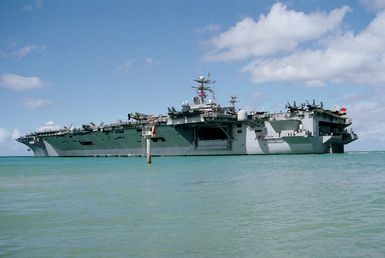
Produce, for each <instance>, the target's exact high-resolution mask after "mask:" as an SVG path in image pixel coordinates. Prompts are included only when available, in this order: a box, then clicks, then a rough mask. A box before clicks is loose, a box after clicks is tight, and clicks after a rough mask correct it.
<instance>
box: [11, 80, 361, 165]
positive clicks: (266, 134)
mask: <svg viewBox="0 0 385 258" xmlns="http://www.w3.org/2000/svg"><path fill="white" fill-rule="evenodd" d="M194 81H195V82H196V83H198V85H197V86H195V87H194V88H195V89H196V93H197V94H196V96H194V97H193V99H192V104H191V105H190V104H189V103H188V102H187V101H186V102H183V104H182V107H181V109H180V110H176V109H175V108H174V107H170V108H168V113H167V115H158V116H153V115H146V114H140V113H130V114H128V119H127V120H125V121H123V120H120V121H118V122H116V123H111V124H101V125H95V124H93V123H91V124H86V125H83V126H82V127H80V128H74V127H64V128H61V129H59V130H46V131H37V132H32V133H29V134H26V135H25V136H22V137H20V138H18V139H17V141H19V142H21V143H23V144H25V145H27V146H28V147H29V149H30V150H32V151H33V153H34V155H35V156H63V157H65V156H143V155H145V153H146V145H145V143H144V141H145V140H144V135H145V134H146V132H148V131H149V130H151V131H152V132H153V133H152V134H151V135H152V137H151V146H152V147H151V149H152V150H151V151H152V155H154V156H178V155H185V156H190V155H245V154H297V153H298V154H299V153H329V152H331V153H343V152H344V145H345V144H348V143H350V142H352V141H354V140H356V139H357V138H358V137H357V134H355V133H354V132H353V130H352V129H351V128H348V127H349V126H350V125H351V124H352V121H351V119H350V118H348V117H347V116H346V109H345V108H341V109H339V110H335V109H334V110H328V109H324V107H323V103H322V102H321V103H320V104H316V103H315V101H314V100H313V102H312V103H309V102H307V103H303V104H300V105H297V104H296V103H295V102H294V103H293V104H289V103H288V104H287V105H286V111H285V112H278V113H269V112H259V111H252V112H247V111H246V110H243V109H240V110H236V108H235V103H236V102H237V100H236V97H235V96H231V97H230V99H229V105H228V106H226V107H221V106H220V105H219V104H217V103H216V102H215V101H214V100H213V99H209V98H208V95H209V94H211V93H212V92H213V89H212V87H211V84H212V83H214V82H215V81H213V80H211V79H210V78H206V77H204V76H200V77H198V78H196V79H194Z"/></svg>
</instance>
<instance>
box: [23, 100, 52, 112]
mask: <svg viewBox="0 0 385 258" xmlns="http://www.w3.org/2000/svg"><path fill="white" fill-rule="evenodd" d="M22 102H23V105H24V107H26V108H29V109H36V108H43V107H49V106H52V105H53V102H52V101H49V100H45V99H32V98H24V99H23V100H22Z"/></svg>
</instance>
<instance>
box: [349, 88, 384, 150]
mask: <svg viewBox="0 0 385 258" xmlns="http://www.w3.org/2000/svg"><path fill="white" fill-rule="evenodd" d="M384 102H385V96H382V95H380V96H375V97H370V99H369V98H362V99H361V100H359V101H357V100H352V101H349V102H348V107H350V109H348V115H349V116H350V117H351V118H352V119H353V125H352V126H353V127H354V129H355V131H356V132H357V133H358V136H359V138H360V139H359V140H360V141H363V142H377V144H378V145H381V146H382V147H383V146H384V143H385V116H384V112H385V106H384V104H383V103H384Z"/></svg>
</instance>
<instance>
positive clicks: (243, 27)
mask: <svg viewBox="0 0 385 258" xmlns="http://www.w3.org/2000/svg"><path fill="white" fill-rule="evenodd" d="M208 73H210V74H211V78H212V79H215V80H216V83H215V84H214V89H215V92H216V93H215V98H216V101H217V102H218V103H220V104H222V105H226V104H227V101H228V98H229V96H230V95H236V96H237V97H238V100H239V102H238V103H237V107H238V108H243V109H246V110H249V111H251V110H259V111H262V110H263V111H281V110H284V107H285V104H286V102H287V101H289V102H293V101H294V100H296V101H297V103H300V102H305V101H306V100H309V101H312V100H313V99H315V100H316V101H317V102H318V101H323V103H324V105H325V106H326V107H328V108H334V107H346V108H347V111H348V116H349V117H350V118H352V121H353V125H352V127H353V129H354V131H355V132H357V133H358V135H359V140H357V141H355V142H353V143H351V144H349V145H347V146H346V148H345V149H346V150H348V151H349V150H352V151H367V150H384V149H385V148H384V146H385V105H384V104H385V0H351V1H343V0H340V1H324V0H307V1H305V0H288V1H270V0H244V1H239V0H220V1H219V0H211V1H201V0H195V1H177V0H163V1H159V0H141V1H139V0H131V1H129V0H124V1H123V0H114V1H108V0H93V1H91V0H84V1H74V0H69V1H67V0H55V1H48V0H1V1H0V155H1V156H5V155H32V153H31V152H27V147H26V146H24V145H22V144H20V143H18V142H16V141H15V140H14V139H15V138H17V137H19V136H20V135H24V134H25V133H28V132H31V131H34V130H38V129H44V128H57V127H61V126H76V127H79V126H81V125H82V124H88V123H90V122H94V123H101V122H104V123H112V122H114V121H116V120H118V119H126V118H127V114H128V113H130V112H141V113H148V114H164V113H167V107H171V106H174V107H176V108H177V109H179V108H180V105H181V103H182V102H183V101H185V100H189V101H190V102H191V98H192V96H193V95H194V94H195V92H194V90H193V89H192V88H191V86H192V85H194V82H193V81H192V79H193V78H195V77H197V76H200V75H207V74H208Z"/></svg>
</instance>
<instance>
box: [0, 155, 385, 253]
mask: <svg viewBox="0 0 385 258" xmlns="http://www.w3.org/2000/svg"><path fill="white" fill-rule="evenodd" d="M313 256H317V257H384V256H385V152H352V153H346V154H334V155H333V154H324V155H269V156H230V157H163V158H162V157H159V158H153V164H151V165H148V164H146V162H145V159H144V158H32V157H2V158H0V257H313Z"/></svg>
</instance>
